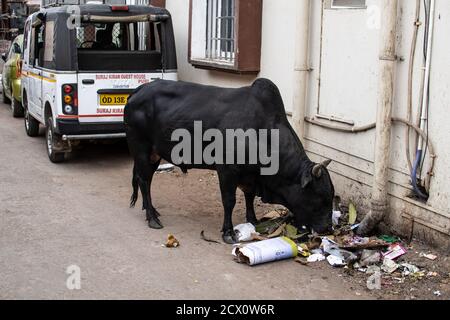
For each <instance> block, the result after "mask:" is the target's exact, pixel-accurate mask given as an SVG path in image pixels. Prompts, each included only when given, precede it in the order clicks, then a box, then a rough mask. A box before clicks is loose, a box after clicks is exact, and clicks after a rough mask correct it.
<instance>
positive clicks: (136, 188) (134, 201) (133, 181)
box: [130, 166, 139, 208]
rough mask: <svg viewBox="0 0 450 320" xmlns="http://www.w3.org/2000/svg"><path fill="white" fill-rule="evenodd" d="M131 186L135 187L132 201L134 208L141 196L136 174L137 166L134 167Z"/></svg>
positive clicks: (131, 205) (131, 204)
mask: <svg viewBox="0 0 450 320" xmlns="http://www.w3.org/2000/svg"><path fill="white" fill-rule="evenodd" d="M131 185H132V186H133V194H132V195H131V199H130V208H134V206H135V205H136V201H137V200H138V196H139V184H138V178H137V174H136V166H134V167H133V178H132V180H131Z"/></svg>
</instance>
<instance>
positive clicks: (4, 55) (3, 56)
mask: <svg viewBox="0 0 450 320" xmlns="http://www.w3.org/2000/svg"><path fill="white" fill-rule="evenodd" d="M2 60H3V61H5V62H6V53H2Z"/></svg>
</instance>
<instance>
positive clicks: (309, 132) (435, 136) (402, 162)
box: [304, 0, 450, 243]
mask: <svg viewBox="0 0 450 320" xmlns="http://www.w3.org/2000/svg"><path fill="white" fill-rule="evenodd" d="M367 4H368V6H369V7H370V6H377V5H378V4H379V0H368V1H367ZM332 11H334V12H327V10H325V11H324V23H323V29H321V27H322V23H321V22H322V19H321V3H320V1H313V8H312V15H313V18H312V20H313V24H312V32H311V43H312V44H311V46H312V48H311V66H312V68H313V69H314V71H313V72H312V74H311V78H310V83H309V94H308V107H307V112H306V113H307V115H308V116H313V115H315V114H316V113H317V112H318V110H320V113H325V114H327V115H334V116H338V117H344V118H346V119H351V120H354V121H355V124H356V125H358V126H361V125H366V124H369V123H373V122H375V113H376V105H377V100H376V99H377V90H378V87H377V85H376V79H377V73H378V69H377V68H378V64H379V62H378V48H379V47H378V45H379V43H378V37H379V30H377V29H371V28H368V27H367V26H364V25H363V24H362V23H363V22H364V21H365V20H366V21H367V11H366V10H338V11H336V10H332ZM414 11H415V1H410V0H400V9H399V22H398V27H399V28H398V41H397V43H398V47H397V54H398V56H399V57H400V58H401V59H402V60H403V59H404V61H399V62H398V63H397V67H396V82H395V101H394V111H393V116H395V117H400V118H405V117H406V105H407V81H408V63H409V52H410V46H411V39H412V33H413V22H414V14H415V12H414ZM358 15H359V16H358ZM449 18H450V2H448V1H445V0H437V1H436V26H435V37H434V42H433V61H432V76H431V101H430V123H429V126H430V139H431V140H432V142H433V143H434V146H435V149H436V153H437V156H438V158H437V159H436V167H435V170H434V173H435V176H434V178H433V179H432V183H431V196H430V199H429V200H428V202H427V203H426V204H423V203H420V202H417V201H414V200H412V199H410V198H408V195H409V194H410V192H411V186H410V177H409V172H408V167H407V163H406V156H405V142H404V141H405V127H404V126H403V125H399V124H395V125H394V128H393V134H392V146H391V165H390V168H391V170H390V185H389V195H390V205H391V212H390V215H389V221H390V222H391V224H392V225H393V226H394V228H396V229H397V230H402V231H403V232H404V233H405V234H409V232H410V230H409V228H410V227H411V224H410V222H409V220H408V219H406V218H405V217H407V216H412V217H414V219H415V221H416V222H415V225H414V231H415V232H419V231H418V230H422V231H421V232H422V234H421V236H422V237H423V238H428V240H430V241H433V240H434V241H436V239H440V237H441V236H442V235H445V239H446V241H447V243H448V240H449V237H448V235H450V166H449V165H448V163H450V162H449V161H450V147H449V145H448V143H447V141H449V140H450V123H449V121H448V116H447V114H448V112H449V107H448V106H449V102H450V100H449V96H450V94H449V89H450V68H449V67H448V66H449V65H450V57H449V55H448V52H449V43H448V41H446V40H445V39H446V37H447V38H448V30H450V19H449ZM327 20H329V21H327ZM422 21H424V19H423V18H422ZM381 23H382V17H381ZM321 30H323V40H324V42H323V43H322V50H324V52H323V53H322V58H321V55H320V48H321V46H320V37H321V36H320V34H321ZM349 39H351V40H350V41H349ZM341 43H342V44H345V45H344V46H341V45H340V44H341ZM422 47H423V27H422V28H421V29H420V32H419V40H418V44H417V52H416V62H415V68H414V72H415V74H414V92H413V103H414V105H413V116H414V119H416V117H415V114H416V110H417V108H418V106H419V89H420V83H421V82H420V81H421V72H422V71H421V66H422V56H423V53H422V52H423V51H422ZM325 50H326V52H325ZM320 66H322V74H320V72H319V69H320ZM318 79H321V83H320V104H319V99H318V96H319V94H318V87H319V81H318ZM334 81H339V83H338V84H337V86H336V87H333V85H332V83H333V82H334ZM319 106H320V107H319ZM304 140H305V145H306V149H307V150H308V151H309V152H310V154H311V158H312V159H314V160H321V159H322V158H323V157H325V158H331V159H333V160H334V161H333V164H332V165H331V166H330V168H331V171H332V172H333V176H334V180H335V184H336V190H337V192H338V193H339V194H341V195H343V197H344V198H346V199H352V200H353V201H356V202H357V203H358V204H359V205H360V207H362V208H365V209H366V210H367V209H368V208H369V204H370V203H369V201H370V192H371V186H372V179H373V175H372V174H373V159H374V144H375V132H374V131H369V132H367V133H361V134H346V133H339V132H334V131H330V130H327V129H323V128H320V127H317V126H313V125H309V124H308V125H307V127H306V132H305V137H304ZM427 163H428V161H427ZM426 167H427V166H426ZM424 226H426V227H427V228H431V229H434V230H437V232H435V233H434V235H433V236H430V233H429V232H424V231H423V230H425V229H423V228H424ZM402 228H403V229H402ZM405 228H406V229H408V230H404V229H405Z"/></svg>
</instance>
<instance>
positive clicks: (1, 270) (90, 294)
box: [0, 104, 367, 299]
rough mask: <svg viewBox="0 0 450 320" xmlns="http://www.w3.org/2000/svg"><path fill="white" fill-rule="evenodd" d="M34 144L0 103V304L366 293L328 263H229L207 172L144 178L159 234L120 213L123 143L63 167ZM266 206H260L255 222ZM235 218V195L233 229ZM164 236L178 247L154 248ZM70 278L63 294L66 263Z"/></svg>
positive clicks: (125, 175)
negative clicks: (77, 285)
mask: <svg viewBox="0 0 450 320" xmlns="http://www.w3.org/2000/svg"><path fill="white" fill-rule="evenodd" d="M44 143H45V141H44V137H43V136H42V135H41V136H40V137H37V138H29V137H27V136H26V134H25V131H24V128H23V120H22V119H14V118H12V116H11V112H10V109H9V106H6V105H4V104H0V298H2V299H5V298H6V299H30V298H32V299H336V298H337V299H350V298H365V297H367V292H364V290H362V289H361V286H359V287H358V290H359V292H358V290H357V289H355V288H352V284H351V283H348V282H346V280H345V279H344V278H343V277H340V276H339V275H338V272H337V271H334V270H332V269H331V268H329V266H326V265H325V266H324V267H319V266H308V267H306V266H303V265H300V264H297V263H295V262H293V261H292V260H289V261H281V262H276V263H271V264H266V265H262V266H257V267H249V266H246V265H241V264H238V263H236V262H234V261H233V258H232V256H231V249H232V247H231V246H229V245H225V244H211V243H207V242H205V241H203V240H201V239H200V236H199V234H200V232H201V231H202V230H205V231H206V233H207V235H208V236H209V237H211V238H215V239H220V228H221V222H222V207H221V202H220V196H219V193H218V185H217V178H216V176H215V175H214V174H213V173H210V172H204V171H193V172H190V173H189V174H188V175H187V176H184V175H182V174H181V173H179V172H178V171H176V172H173V173H160V174H158V175H157V176H156V177H155V179H154V183H155V184H154V187H153V198H154V202H155V206H156V207H157V208H158V209H159V211H160V213H161V214H162V218H161V219H162V222H163V224H164V225H165V228H164V229H163V230H150V229H149V228H148V227H147V225H146V223H145V218H144V214H143V212H142V211H141V210H140V208H138V207H140V202H139V203H138V204H139V205H138V206H137V208H135V209H130V208H129V206H128V201H129V198H130V194H131V186H130V178H131V176H130V174H131V166H132V162H131V159H130V157H129V155H128V151H127V146H126V144H125V143H119V144H115V145H98V144H88V145H86V146H84V147H83V148H81V149H80V150H77V151H76V152H74V153H73V155H72V156H71V157H70V159H69V161H67V162H66V163H63V164H58V165H55V164H52V163H50V162H49V160H48V158H47V155H46V152H45V146H44ZM267 210H268V208H267V207H265V206H261V205H259V206H258V207H257V214H258V215H260V214H263V213H264V212H265V211H267ZM241 222H244V205H243V200H242V196H241V195H240V196H239V203H238V206H237V208H236V212H235V218H234V223H235V224H236V223H241ZM169 233H171V234H174V235H175V236H176V237H177V238H178V239H179V241H180V243H181V246H180V247H178V248H176V249H168V248H165V247H162V246H161V245H162V244H163V243H164V242H165V239H166V238H167V235H168V234H169ZM71 265H76V266H79V268H80V270H81V289H79V290H69V289H68V288H67V286H66V280H67V277H68V276H69V275H68V274H67V273H66V269H67V267H68V266H71Z"/></svg>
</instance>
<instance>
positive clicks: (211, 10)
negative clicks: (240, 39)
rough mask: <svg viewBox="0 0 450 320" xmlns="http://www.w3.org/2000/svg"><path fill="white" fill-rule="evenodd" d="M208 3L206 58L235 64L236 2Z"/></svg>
mask: <svg viewBox="0 0 450 320" xmlns="http://www.w3.org/2000/svg"><path fill="white" fill-rule="evenodd" d="M206 1H207V6H206V19H207V21H206V58H207V59H211V60H222V61H224V62H228V63H233V62H234V58H235V55H234V51H235V50H234V49H235V45H236V44H235V37H234V34H235V0H206Z"/></svg>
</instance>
